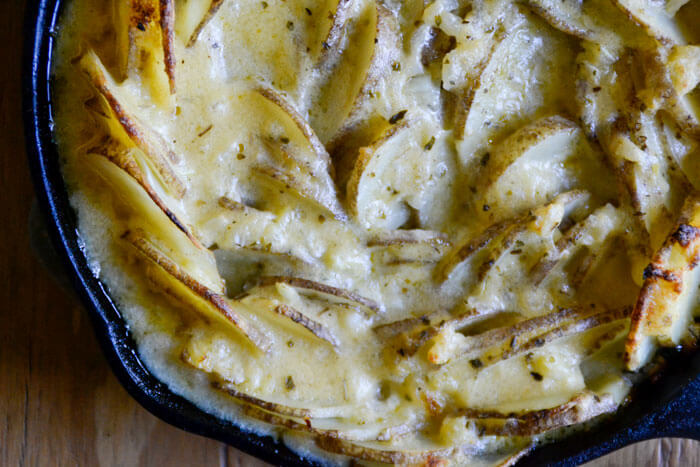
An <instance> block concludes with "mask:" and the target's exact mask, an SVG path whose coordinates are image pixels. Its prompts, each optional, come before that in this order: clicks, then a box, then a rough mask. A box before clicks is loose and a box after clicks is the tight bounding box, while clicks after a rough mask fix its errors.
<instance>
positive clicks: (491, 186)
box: [477, 116, 615, 220]
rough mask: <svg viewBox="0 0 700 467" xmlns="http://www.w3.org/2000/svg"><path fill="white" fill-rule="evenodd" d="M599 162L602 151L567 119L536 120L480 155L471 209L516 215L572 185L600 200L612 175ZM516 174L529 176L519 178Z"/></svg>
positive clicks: (495, 215) (495, 216)
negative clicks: (477, 197)
mask: <svg viewBox="0 0 700 467" xmlns="http://www.w3.org/2000/svg"><path fill="white" fill-rule="evenodd" d="M602 161H603V156H602V154H600V153H598V152H596V151H595V150H594V148H593V147H591V145H590V144H589V143H588V141H587V140H586V139H585V138H584V135H583V133H582V132H581V131H580V129H579V128H578V126H577V125H575V124H574V123H573V122H571V121H569V120H566V119H564V118H562V117H558V116H554V117H547V118H544V119H540V120H537V121H535V122H534V123H532V124H530V125H527V126H525V127H523V128H521V129H519V130H518V131H516V132H515V133H513V134H512V135H511V136H509V137H508V138H506V139H505V140H504V141H503V142H502V143H501V144H499V145H497V146H496V147H495V148H494V149H493V150H492V151H491V152H490V153H489V155H487V156H485V157H484V158H483V160H482V172H481V177H480V178H479V180H478V181H477V190H478V191H479V192H480V194H481V197H480V200H479V201H478V205H477V207H479V208H481V207H483V210H484V211H487V212H486V215H487V216H488V217H489V218H490V219H492V220H495V219H500V218H507V217H511V216H514V215H517V213H519V212H522V211H524V210H525V209H528V208H531V207H533V206H538V205H541V204H542V203H545V202H547V201H548V200H549V199H552V197H553V196H556V194H557V193H563V192H566V191H568V190H571V189H575V188H586V189H588V190H590V191H592V192H594V193H595V194H596V195H597V196H598V197H601V198H603V199H605V198H608V197H611V196H614V195H615V192H614V191H613V190H611V189H610V185H614V178H613V176H612V174H607V173H606V167H604V165H603V163H602ZM522 173H528V174H529V177H522V176H521V174H522ZM606 175H607V177H606ZM596 177H598V180H596ZM605 178H607V180H605V181H603V180H604V179H605ZM606 182H607V183H606Z"/></svg>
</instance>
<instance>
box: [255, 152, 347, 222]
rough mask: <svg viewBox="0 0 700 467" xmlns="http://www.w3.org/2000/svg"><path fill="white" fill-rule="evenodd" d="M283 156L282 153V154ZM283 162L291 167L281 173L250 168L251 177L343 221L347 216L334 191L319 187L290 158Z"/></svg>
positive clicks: (310, 176)
mask: <svg viewBox="0 0 700 467" xmlns="http://www.w3.org/2000/svg"><path fill="white" fill-rule="evenodd" d="M283 154H284V152H283ZM284 160H285V161H286V162H288V163H289V165H291V166H292V167H290V170H288V171H283V170H280V169H278V168H276V167H271V166H267V165H257V166H254V167H253V168H252V172H253V175H254V176H256V177H257V178H258V179H259V180H260V181H261V182H263V183H266V184H269V185H272V186H274V187H275V188H277V189H282V190H291V191H292V192H293V193H294V194H296V195H297V196H300V197H301V198H303V199H306V200H308V201H311V202H312V203H313V204H315V205H316V206H318V207H319V208H322V209H323V210H325V211H327V212H329V213H330V214H331V215H333V217H335V218H336V219H337V220H341V221H344V220H346V219H347V215H346V214H345V211H344V210H343V208H342V206H341V205H340V203H339V202H338V199H337V197H336V195H335V191H333V192H331V191H330V190H329V189H327V187H326V186H324V185H321V186H319V185H318V184H317V183H316V182H317V181H318V180H317V179H315V178H314V177H313V175H312V174H310V173H308V171H307V170H305V168H304V167H302V166H300V165H299V164H298V162H297V161H296V160H295V159H294V158H292V157H285V158H284Z"/></svg>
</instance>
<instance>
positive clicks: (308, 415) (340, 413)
mask: <svg viewBox="0 0 700 467" xmlns="http://www.w3.org/2000/svg"><path fill="white" fill-rule="evenodd" d="M212 386H213V387H214V388H216V389H219V390H221V391H224V392H225V393H226V394H228V395H229V396H231V397H233V398H234V399H236V400H238V401H240V402H243V403H245V404H248V405H251V406H253V407H257V408H259V409H262V410H265V411H267V412H271V413H274V414H277V415H281V416H284V417H294V418H301V419H312V420H313V419H317V418H338V417H349V416H351V415H352V413H353V409H354V407H353V406H329V407H309V408H304V407H292V406H290V405H287V404H286V403H279V402H273V401H269V400H264V399H260V398H258V397H255V396H252V395H250V394H246V393H245V392H243V391H241V390H239V389H238V388H237V387H236V385H234V384H231V383H227V382H214V383H213V384H212Z"/></svg>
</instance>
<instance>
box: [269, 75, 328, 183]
mask: <svg viewBox="0 0 700 467" xmlns="http://www.w3.org/2000/svg"><path fill="white" fill-rule="evenodd" d="M255 91H256V93H257V94H259V95H260V96H262V97H264V98H265V99H266V100H267V101H269V102H270V103H271V104H273V105H274V106H273V110H272V112H271V113H272V114H273V116H274V117H276V119H277V121H279V122H284V121H285V120H289V121H287V122H285V124H284V126H285V128H288V129H291V128H290V127H291V126H295V127H296V130H297V132H299V133H301V135H303V138H300V141H299V143H300V144H302V145H304V146H306V147H307V148H306V149H310V150H311V152H312V153H313V157H311V158H308V159H307V160H305V162H306V163H308V164H309V165H310V166H311V170H312V172H316V173H319V176H320V174H323V173H327V174H329V175H330V176H331V177H332V176H333V165H332V164H331V159H330V156H329V155H328V151H326V148H325V146H324V145H323V143H322V142H321V140H319V139H318V136H316V133H315V132H314V130H313V128H311V126H310V125H309V123H308V122H307V121H306V120H305V119H304V117H302V116H301V115H300V114H299V112H297V110H296V109H295V108H294V107H293V106H292V105H291V104H290V103H289V102H287V101H286V100H285V98H284V97H282V95H281V94H279V93H278V92H277V91H275V90H274V89H272V88H268V87H259V88H257V89H256V90H255ZM290 121H291V122H290Z"/></svg>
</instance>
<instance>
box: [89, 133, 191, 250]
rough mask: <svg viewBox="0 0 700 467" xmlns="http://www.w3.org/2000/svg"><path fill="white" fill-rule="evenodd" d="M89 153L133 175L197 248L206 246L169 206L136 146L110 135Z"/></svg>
mask: <svg viewBox="0 0 700 467" xmlns="http://www.w3.org/2000/svg"><path fill="white" fill-rule="evenodd" d="M88 154H98V155H101V156H103V157H105V158H106V159H107V160H109V161H110V162H112V163H113V164H114V165H116V166H117V167H119V168H120V169H122V170H123V171H124V172H126V173H127V174H129V176H130V177H132V178H133V179H134V180H135V181H136V183H138V184H139V185H140V186H141V188H143V190H144V191H145V192H146V194H148V197H149V198H151V200H153V202H154V203H155V204H156V205H157V206H158V207H159V208H160V209H161V211H163V213H164V214H165V215H166V216H167V217H168V219H170V221H171V222H172V223H173V224H175V226H176V227H177V228H178V229H180V230H181V231H182V232H183V233H184V234H185V235H187V237H188V238H189V239H190V240H191V241H192V243H193V244H194V245H195V246H197V248H200V249H203V248H204V247H203V246H202V244H201V243H200V241H199V239H197V237H196V236H195V235H194V234H193V233H192V232H191V230H190V228H189V227H187V225H186V224H185V222H183V221H182V220H180V219H179V218H178V216H177V215H176V214H175V212H174V211H173V210H172V209H171V208H170V207H169V206H168V204H167V202H166V201H165V197H166V196H167V195H166V194H165V193H159V190H158V189H157V188H156V186H155V185H154V184H153V183H152V182H151V180H154V178H155V174H152V173H151V172H150V168H149V167H148V165H147V164H145V163H143V162H140V161H139V160H138V159H141V158H143V153H141V152H140V151H139V150H138V149H136V148H133V149H131V150H129V149H128V148H126V147H125V146H123V145H122V144H121V143H120V142H118V141H116V140H115V139H113V138H111V137H108V138H107V139H106V140H105V141H103V142H101V144H99V145H98V146H96V147H94V148H92V149H89V150H88ZM138 156H141V157H138Z"/></svg>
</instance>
